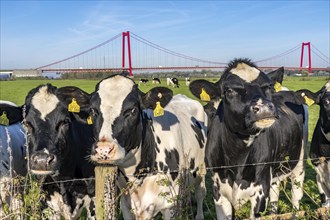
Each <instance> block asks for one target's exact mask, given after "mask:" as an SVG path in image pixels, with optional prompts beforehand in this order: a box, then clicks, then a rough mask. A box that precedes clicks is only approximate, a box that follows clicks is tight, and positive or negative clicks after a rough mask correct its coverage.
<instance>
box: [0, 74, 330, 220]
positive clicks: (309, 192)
mask: <svg viewBox="0 0 330 220" xmlns="http://www.w3.org/2000/svg"><path fill="white" fill-rule="evenodd" d="M161 80H162V83H163V84H162V86H166V85H165V83H166V80H165V79H161ZM192 80H194V79H192ZM208 80H210V81H213V82H215V81H217V79H208ZM327 80H329V78H326V77H306V78H305V77H304V78H303V77H302V78H298V77H292V78H291V77H287V78H285V79H284V82H283V86H286V87H288V88H289V89H290V90H294V91H295V90H298V89H302V88H307V89H309V90H311V91H314V92H316V91H318V90H319V89H320V88H321V87H322V86H323V85H324V84H325V83H326V82H327ZM98 82H99V80H21V79H19V80H16V81H0V99H1V100H8V101H12V102H14V103H16V104H18V105H22V104H23V103H24V100H25V97H26V95H27V93H28V92H29V91H30V90H31V89H32V88H34V87H36V86H38V85H40V84H46V83H51V84H53V85H55V86H57V87H62V86H69V85H70V86H77V87H79V88H81V89H83V90H85V91H86V92H88V93H91V92H93V91H94V89H95V85H96V84H97V83H98ZM180 85H181V86H180V88H172V90H173V92H174V94H178V93H181V94H185V95H187V96H188V97H191V98H194V97H193V96H192V95H191V93H190V92H189V89H188V87H187V86H185V83H184V81H180ZM152 87H154V85H152V84H151V83H150V82H149V84H147V85H140V86H139V88H140V89H141V90H142V91H143V92H146V91H148V90H149V89H151V88H152ZM318 111H319V107H318V106H317V105H314V106H311V107H309V143H310V140H311V137H312V132H313V130H314V127H315V124H316V120H317V118H318ZM288 185H289V184H288ZM207 186H208V187H207V190H208V193H207V199H206V201H205V203H204V204H205V206H206V207H204V208H205V218H206V219H213V218H214V217H215V210H214V205H213V200H212V188H211V184H210V180H209V179H208V182H207ZM304 190H305V194H304V198H303V200H302V202H301V203H302V206H301V209H303V210H313V209H316V208H318V207H319V203H320V199H319V196H318V190H317V186H316V184H315V172H314V169H313V168H312V166H311V165H310V163H308V165H307V167H306V178H305V184H304ZM285 193H288V194H290V192H289V191H288V190H285ZM280 199H281V201H280V210H279V211H280V212H281V213H286V212H290V211H292V208H291V205H290V202H289V199H288V198H287V197H286V196H285V195H284V193H283V192H282V193H281V198H280ZM236 214H237V217H240V218H246V217H248V215H249V213H248V211H247V209H246V208H243V209H242V210H241V211H239V212H237V213H236Z"/></svg>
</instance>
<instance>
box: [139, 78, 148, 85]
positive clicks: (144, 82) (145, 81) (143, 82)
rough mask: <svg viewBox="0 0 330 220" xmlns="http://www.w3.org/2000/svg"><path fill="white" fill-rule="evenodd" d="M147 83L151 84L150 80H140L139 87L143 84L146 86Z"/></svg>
mask: <svg viewBox="0 0 330 220" xmlns="http://www.w3.org/2000/svg"><path fill="white" fill-rule="evenodd" d="M147 82H149V79H140V80H139V85H141V83H142V84H146V83H147Z"/></svg>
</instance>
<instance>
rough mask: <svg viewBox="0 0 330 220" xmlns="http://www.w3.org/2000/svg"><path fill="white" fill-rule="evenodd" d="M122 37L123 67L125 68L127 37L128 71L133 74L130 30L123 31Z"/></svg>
mask: <svg viewBox="0 0 330 220" xmlns="http://www.w3.org/2000/svg"><path fill="white" fill-rule="evenodd" d="M122 38H123V44H122V46H123V48H122V67H123V68H125V42H126V41H125V39H126V38H127V55H128V71H129V75H130V76H133V72H132V56H131V39H130V34H129V31H126V32H123V33H122Z"/></svg>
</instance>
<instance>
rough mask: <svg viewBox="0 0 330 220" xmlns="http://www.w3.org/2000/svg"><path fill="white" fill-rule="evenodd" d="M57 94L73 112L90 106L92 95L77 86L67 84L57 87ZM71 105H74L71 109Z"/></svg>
mask: <svg viewBox="0 0 330 220" xmlns="http://www.w3.org/2000/svg"><path fill="white" fill-rule="evenodd" d="M56 96H57V97H58V98H59V100H60V101H61V102H62V103H63V104H64V105H66V106H68V110H69V111H71V112H77V113H78V112H80V111H79V109H80V110H84V109H88V108H89V106H90V95H89V94H88V93H87V92H85V91H83V90H81V89H79V88H77V87H75V86H66V87H62V88H59V89H57V91H56ZM70 106H71V107H72V108H71V109H70Z"/></svg>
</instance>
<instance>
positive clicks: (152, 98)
mask: <svg viewBox="0 0 330 220" xmlns="http://www.w3.org/2000/svg"><path fill="white" fill-rule="evenodd" d="M118 91H120V92H118ZM90 105H91V112H92V115H93V121H94V122H95V123H94V125H95V127H94V130H95V137H96V142H95V144H94V145H93V147H92V153H91V157H90V158H91V160H92V161H94V162H96V163H98V164H112V165H116V166H118V168H119V171H120V172H119V173H120V174H121V176H120V177H119V179H118V186H119V187H120V188H121V189H122V190H123V189H126V192H127V193H124V194H123V195H122V196H121V200H120V205H121V209H122V211H123V215H124V218H125V219H134V218H136V219H152V218H153V217H154V216H155V215H156V214H157V213H159V212H161V213H162V214H163V215H164V218H165V219H171V218H172V217H173V213H174V211H173V210H174V204H175V198H176V196H178V193H179V188H180V187H179V184H178V180H179V179H180V176H181V174H180V173H179V170H181V169H183V168H187V169H189V170H190V172H189V175H188V177H189V179H190V181H191V182H192V184H193V185H194V186H195V196H196V200H197V215H196V218H197V219H203V209H202V206H203V199H204V197H205V194H206V188H205V173H206V171H205V162H204V151H205V147H204V146H205V143H206V129H207V116H206V114H205V113H204V111H203V107H202V105H201V104H200V103H199V102H198V101H196V100H192V99H190V98H187V97H186V96H184V95H180V94H179V95H176V96H174V97H173V93H172V91H171V90H169V89H167V88H164V87H155V88H153V89H151V90H150V91H148V92H147V93H143V92H141V91H140V90H139V89H138V87H137V85H136V84H135V83H134V82H133V81H132V80H131V79H129V78H126V77H123V76H120V75H113V76H110V77H109V78H106V79H104V80H102V81H100V82H99V83H98V84H97V86H96V90H95V92H94V93H93V94H92V95H91V103H90ZM129 183H130V184H131V185H130V184H129ZM127 185H129V187H128V188H126V187H127ZM131 210H132V211H133V212H131Z"/></svg>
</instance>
